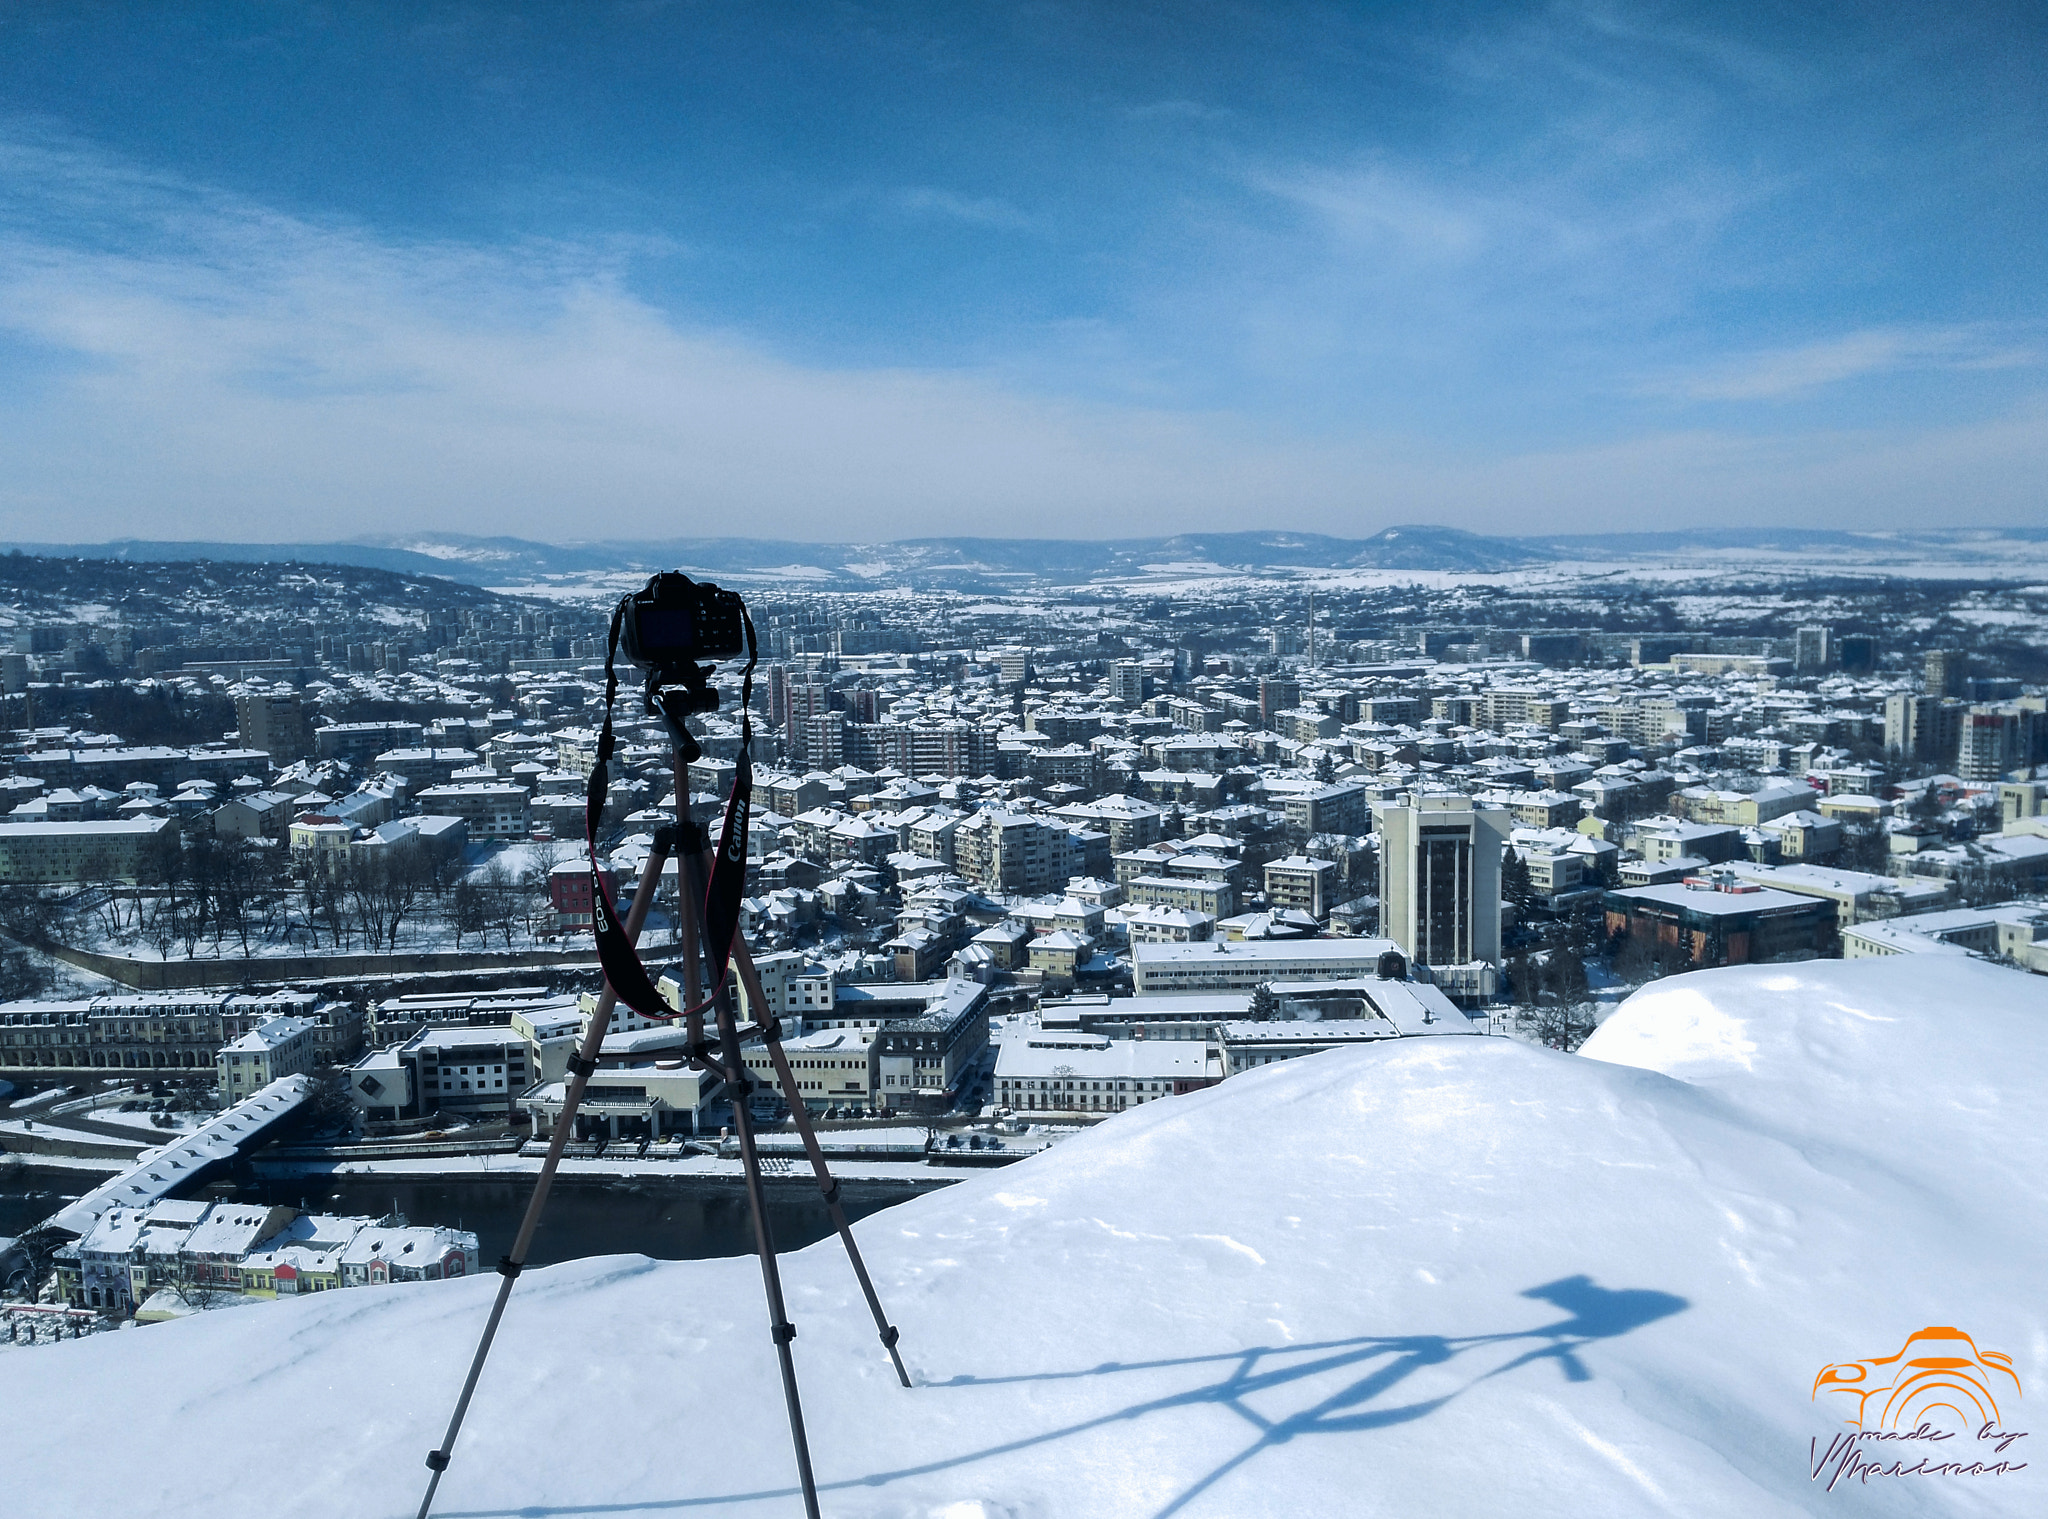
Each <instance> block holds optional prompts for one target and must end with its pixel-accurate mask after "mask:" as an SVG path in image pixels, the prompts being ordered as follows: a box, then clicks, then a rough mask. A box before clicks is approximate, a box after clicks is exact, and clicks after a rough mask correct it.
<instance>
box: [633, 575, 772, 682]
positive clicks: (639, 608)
mask: <svg viewBox="0 0 2048 1519" xmlns="http://www.w3.org/2000/svg"><path fill="white" fill-rule="evenodd" d="M746 623H747V606H746V603H745V602H744V601H742V600H741V599H740V596H739V593H738V592H737V591H727V590H723V589H721V588H720V587H718V586H715V585H713V584H711V583H710V582H709V581H705V582H704V583H702V584H699V583H698V582H697V581H694V580H692V579H691V578H690V577H689V576H688V575H685V574H683V573H681V572H680V571H677V570H664V571H663V572H662V573H661V574H659V575H656V576H655V577H654V578H653V579H652V580H650V581H648V582H647V584H646V585H645V586H643V587H642V588H641V589H640V590H637V591H635V592H633V594H632V595H630V596H628V597H626V599H625V600H624V601H622V602H620V603H619V647H620V648H621V650H623V651H624V653H625V656H626V658H628V659H630V660H631V661H632V662H633V663H634V664H636V665H638V666H639V667H640V668H641V669H643V670H645V671H646V672H647V686H648V690H649V691H650V693H651V692H653V691H655V690H656V689H658V688H661V687H664V686H682V687H683V688H685V690H687V691H688V692H689V693H690V696H691V698H692V701H691V704H690V707H689V710H691V711H695V712H715V711H717V710H718V693H717V692H716V691H714V690H712V689H711V687H710V684H709V677H710V674H711V671H710V669H709V666H710V664H711V662H712V661H714V660H719V659H733V658H736V657H738V656H739V655H742V654H744V653H746V652H747V630H746Z"/></svg>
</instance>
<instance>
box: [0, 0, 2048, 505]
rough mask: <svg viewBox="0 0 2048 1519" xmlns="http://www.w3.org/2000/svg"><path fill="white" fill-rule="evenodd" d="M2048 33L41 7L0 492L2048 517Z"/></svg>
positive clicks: (70, 0)
mask: <svg viewBox="0 0 2048 1519" xmlns="http://www.w3.org/2000/svg"><path fill="white" fill-rule="evenodd" d="M2044 43H2048V31H2044V22H2043V13H2042V12H2041V11H2040V10H2039V9H2038V8H2037V7H2029V6H2020V5H2015V6H2010V7H2001V6H1964V7H1961V8H1953V9H1943V10H1941V11H1939V12H1937V11H1934V10H1931V9H1929V8H1927V7H1907V6H1898V7H1885V6H1876V5H1868V4H1855V5H1826V4H1801V5H1782V6H1751V7H1745V6H1738V5H1714V6H1697V7H1682V6H1658V5H1653V4H1629V5H1613V6H1607V5H1560V6H1553V7H1543V6H1490V5H1444V4H1437V5H1391V4H1389V5H1348V6H1326V5H1227V4H1204V3H1193V0H1191V3H1186V4H1178V5H1143V4H1138V3H1133V0H1124V3H1118V4H1104V5H1069V4H1018V5H1008V6H965V5H960V4H957V3H954V4H944V3H940V4H928V5H916V4H901V5H855V4H815V5H749V4H722V5H721V4H699V5H687V4H684V5H662V4H652V3H634V4H603V3H597V0H588V3H580V4H558V5H545V6H543V5H527V6H519V5H511V4H506V5H481V4H478V5H441V4H434V3H430V0H429V3H418V4H408V5H390V6H372V5H313V4H290V5H287V4H245V5H204V4H193V5H186V6H154V5H108V4H94V3H91V0H66V3H61V4H47V5H35V4H18V5H16V6H14V7H11V8H10V9H9V10H8V11H7V12H5V13H4V16H0V463H4V466H5V467H4V469H0V537H5V538H11V539H41V540H62V539H81V538H99V537H108V536H126V535H130V534H135V535H145V536H164V537H212V536H227V537H237V538H306V537H322V538H324V537H340V536H351V535H354V534H358V533H397V534H404V533H407V532H412V531H417V530H424V529H439V530H446V531H455V532H511V533H517V534H520V535H523V536H531V537H540V538H549V539H572V538H581V537H595V536H649V537H653V536H669V535H671V534H676V533H696V532H718V531H730V532H735V533H745V534H749V535H758V536H786V537H792V538H812V539H838V538H891V537H902V536H912V535H922V534H928V533H1001V534H1047V535H1054V534H1057V535H1075V536H1111V535H1114V536H1124V535H1137V534H1146V533H1152V532H1166V531H1174V530H1180V529H1195V528H1203V529H1215V528H1229V527H1273V528H1296V529H1313V530H1320V531H1327V532H1338V533H1365V532H1370V531H1373V530H1375V529H1377V528H1379V527H1382V526H1386V525H1388V524H1390V523H1397V522H1408V521H1437V522H1447V523H1452V524H1455V525H1459V526H1465V527H1471V528H1476V529H1480V530H1485V531H1504V532H1512V531H1522V530H1540V531H1560V530H1573V529H1577V530H1584V531H1600V530H1607V529H1616V528H1635V527H1646V526H1648V527H1655V526H1670V525H1679V524H1685V523H1709V522H1728V523H1743V522H1757V523H1799V524H1805V525H1814V526H1855V527H1887V526H1910V525H1920V524H1926V523H1930V522H1953V523H1958V524H1960V523H1995V522H2029V523H2038V522H2041V521H2043V520H2048V510H2044V490H2048V487H2044V485H2043V481H2044V480H2048V469H2044V465H2048V370H2044V364H2048V322H2044V317H2048V312H2044V295H2043V292H2044V291H2048V278H2044V275H2048V267H2044V265H2048V237H2044V232H2048V226H2044V223H2048V194H2044V193H2043V192H2044V188H2048V185H2044V181H2048V172H2044V171H2048V130H2044V128H2048V122H2044V115H2048V66H2044V65H2048V46H2044Z"/></svg>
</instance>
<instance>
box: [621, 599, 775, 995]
mask: <svg viewBox="0 0 2048 1519" xmlns="http://www.w3.org/2000/svg"><path fill="white" fill-rule="evenodd" d="M624 612H625V606H624V603H623V602H622V603H621V604H620V605H619V606H618V607H615V608H613V610H612V623H611V631H610V633H609V634H608V635H607V638H606V642H605V651H604V724H603V727H602V728H601V729H600V730H599V732H598V736H597V763H596V764H594V765H592V766H591V768H590V780H589V783H588V785H587V786H586V787H585V790H584V794H583V843H584V850H585V853H586V854H587V856H588V858H589V863H590V928H591V934H592V937H593V938H595V939H596V941H597V959H598V963H599V965H601V966H602V967H603V969H604V978H605V981H606V982H607V983H608V984H609V985H610V986H611V989H612V993H613V995H615V996H616V997H617V998H618V999H619V1001H621V1002H623V1003H625V1004H626V1006H628V1007H630V1008H631V1009H633V1011H634V1012H636V1013H638V1014H640V1016H641V1017H643V1018H651V1019H655V1020H658V1021H667V1020H670V1019H674V1018H680V1017H683V1016H685V1015H686V1014H688V1013H700V1012H703V1011H704V1010H705V1009H706V1008H708V1007H710V1006H711V1004H712V1002H714V1001H715V1000H716V999H717V996H718V993H719V991H720V990H721V989H722V988H723V987H724V985H725V981H726V977H727V976H728V975H730V974H731V963H732V941H733V936H734V935H735V934H736V933H737V932H738V931H739V924H740V904H741V902H742V900H743V899H744V897H745V893H746V881H747V815H748V812H749V809H750V808H751V805H752V802H753V795H754V763H753V747H754V722H753V698H754V665H755V662H756V660H757V659H758V657H759V652H758V650H757V648H756V646H755V642H754V620H753V618H751V617H744V614H742V615H743V617H744V625H745V627H746V633H747V667H746V670H745V673H744V674H743V675H742V676H741V678H740V752H739V756H738V758H737V759H736V760H735V761H734V763H733V772H732V791H731V793H730V795H729V796H728V797H727V798H726V804H725V819H724V822H723V824H722V825H721V826H720V829H719V836H718V853H717V856H716V857H715V858H714V859H713V861H712V866H711V879H710V882H709V884H708V885H707V887H706V888H705V900H704V904H703V911H704V916H703V920H702V921H703V924H704V930H705V936H706V943H705V945H704V950H705V972H706V975H705V979H706V981H707V982H708V983H709V987H708V989H707V990H706V992H705V996H704V1000H703V1001H702V1002H700V1003H699V1004H698V1005H697V1006H696V1007H693V1008H686V1009H683V1010H682V1011H680V1012H679V1011H677V1010H676V1009H675V1008H672V1007H670V1006H669V1005H668V1003H667V1002H666V1001H665V1000H664V999H663V997H662V995H661V993H660V992H659V991H657V990H656V989H655V985H654V982H653V980H652V979H651V978H650V977H649V976H648V974H647V967H646V966H645V965H643V964H642V963H641V961H640V956H639V954H638V952H637V951H635V949H634V948H633V941H632V940H631V939H629V938H627V937H626V930H625V927H624V925H623V924H622V923H621V922H620V921H619V914H618V907H617V904H616V903H615V902H614V901H613V898H612V894H611V890H610V888H609V887H608V886H607V885H606V884H605V878H604V872H603V870H601V869H600V868H599V866H598V862H597V832H598V827H599V824H600V823H601V821H602V819H603V817H604V803H605V797H606V795H607V793H608V792H609V791H610V789H611V760H612V751H613V748H614V747H615V745H616V742H617V740H616V739H615V737H614V735H613V733H612V706H613V704H614V703H615V702H616V701H617V700H618V694H619V673H618V652H619V625H620V621H621V619H622V618H623V616H624ZM683 785H684V780H683V777H682V776H681V775H680V774H679V775H677V777H676V786H677V789H678V791H679V792H680V790H681V789H682V787H683ZM686 847H687V846H686Z"/></svg>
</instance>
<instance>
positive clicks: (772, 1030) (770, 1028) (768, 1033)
mask: <svg viewBox="0 0 2048 1519" xmlns="http://www.w3.org/2000/svg"><path fill="white" fill-rule="evenodd" d="M754 1032H755V1033H757V1034H759V1035H760V1036H761V1037H762V1038H763V1039H765V1040H767V1041H768V1043H770V1044H780V1043H782V1020H781V1019H780V1018H770V1019H768V1020H767V1021H766V1022H757V1023H756V1024H755V1025H754Z"/></svg>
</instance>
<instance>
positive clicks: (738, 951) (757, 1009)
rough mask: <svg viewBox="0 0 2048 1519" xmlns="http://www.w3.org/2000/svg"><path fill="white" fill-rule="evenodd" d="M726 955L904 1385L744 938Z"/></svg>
mask: <svg viewBox="0 0 2048 1519" xmlns="http://www.w3.org/2000/svg"><path fill="white" fill-rule="evenodd" d="M732 953H733V960H734V962H735V963H736V964H737V965H738V966H739V973H740V982H741V984H742V985H744V986H745V987H746V989H747V1001H748V1003H749V1005H751V1006H752V1007H753V1009H754V1021H755V1022H756V1023H757V1024H759V1025H761V1027H762V1029H763V1031H764V1032H767V1033H769V1034H770V1035H771V1037H769V1038H768V1039H767V1040H766V1043H767V1045H768V1058H769V1059H770V1060H772V1061H774V1062H775V1079H776V1081H777V1082H778V1083H780V1085H781V1087H782V1091H783V1095H784V1096H785V1097H786V1098H787V1099H788V1100H789V1116H790V1117H791V1118H793V1119H795V1120H796V1128H797V1133H798V1134H800V1135H801V1136H803V1142H804V1154H806V1155H807V1156H809V1157H810V1162H811V1171H812V1173H813V1174H814V1175H815V1176H816V1177H817V1178H818V1191H819V1192H820V1193H821V1194H822V1195H823V1196H824V1199H825V1209H826V1211H827V1212H828V1213H830V1214H831V1215H832V1227H833V1228H834V1229H836V1230H837V1231H838V1232H839V1242H840V1243H841V1244H842V1245H844V1246H845V1247H846V1258H847V1260H848V1261H850V1262H851V1263H852V1265H853V1274H854V1277H855V1278H856V1279H857V1280H858V1281H859V1282H860V1290H861V1293H862V1295H863V1296H864V1297H866V1298H867V1300H868V1312H869V1313H872V1314H873V1315H874V1316H875V1330H876V1332H877V1333H878V1334H879V1335H880V1336H881V1340H882V1345H883V1348H884V1349H886V1350H887V1351H888V1352H889V1360H890V1363H891V1364H892V1365H893V1366H895V1368H896V1380H897V1381H899V1382H901V1383H902V1384H903V1385H904V1386H905V1387H908V1386H909V1385H910V1373H909V1372H907V1371H905V1370H904V1369H903V1357H902V1355H901V1354H899V1353H898V1351H897V1349H896V1341H897V1338H898V1335H897V1333H896V1326H895V1325H894V1324H892V1323H890V1322H889V1316H888V1315H887V1314H886V1313H884V1312H883V1311H882V1300H881V1298H880V1297H879V1296H878V1295H877V1294H876V1292H875V1284H874V1282H873V1281H872V1280H871V1279H870V1278H869V1276H868V1268H867V1263H866V1262H865V1261H863V1260H862V1259H861V1257H860V1246H858V1245H856V1244H855V1243H854V1242H853V1225H852V1224H850V1223H848V1222H847V1219H846V1210H845V1209H844V1208H842V1207H841V1206H840V1205H839V1182H838V1179H837V1178H836V1177H834V1176H833V1175H832V1171H831V1168H830V1167H829V1166H827V1165H826V1163H825V1152H824V1150H822V1149H821V1148H820V1147H819V1145H818V1134H817V1131H816V1130H815V1129H813V1128H812V1127H811V1113H810V1109H809V1108H807V1107H805V1106H804V1100H803V1098H802V1097H801V1096H800V1095H798V1090H797V1085H796V1079H795V1077H794V1076H793V1075H792V1074H791V1072H790V1068H789V1057H788V1056H787V1055H785V1054H784V1053H783V1052H782V1040H781V1039H780V1037H778V1036H775V1032H774V1031H776V1030H778V1029H779V1026H780V1020H779V1019H777V1018H776V1017H775V1015H774V1014H773V1013H772V1012H771V1011H770V1009H769V1007H768V1003H767V999H766V997H765V996H764V994H763V993H762V990H761V976H760V973H759V972H758V971H756V970H755V969H754V957H753V955H752V953H751V952H749V950H748V949H747V940H746V936H745V935H744V934H735V935H733V941H732Z"/></svg>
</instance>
